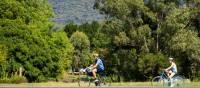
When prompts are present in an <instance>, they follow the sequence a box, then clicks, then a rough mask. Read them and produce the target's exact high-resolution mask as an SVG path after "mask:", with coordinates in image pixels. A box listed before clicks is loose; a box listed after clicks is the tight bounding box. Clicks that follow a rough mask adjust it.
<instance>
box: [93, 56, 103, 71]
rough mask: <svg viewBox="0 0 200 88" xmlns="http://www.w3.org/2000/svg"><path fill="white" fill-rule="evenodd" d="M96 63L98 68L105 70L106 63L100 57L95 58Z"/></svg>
mask: <svg viewBox="0 0 200 88" xmlns="http://www.w3.org/2000/svg"><path fill="white" fill-rule="evenodd" d="M95 64H96V65H97V69H99V70H104V64H103V61H102V60H101V59H100V58H97V59H96V60H95Z"/></svg>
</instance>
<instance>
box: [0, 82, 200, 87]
mask: <svg viewBox="0 0 200 88" xmlns="http://www.w3.org/2000/svg"><path fill="white" fill-rule="evenodd" d="M85 84H86V85H87V83H85ZM91 85H92V86H94V84H91ZM0 86H1V87H2V86H3V87H6V86H20V87H76V86H78V83H77V82H74V83H64V82H45V83H21V84H0ZM111 86H138V87H140V86H149V87H150V86H151V82H118V83H112V84H111ZM184 86H185V87H198V86H200V82H185V83H184Z"/></svg>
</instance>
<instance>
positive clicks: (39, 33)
mask: <svg viewBox="0 0 200 88" xmlns="http://www.w3.org/2000/svg"><path fill="white" fill-rule="evenodd" d="M50 1H51V2H52V0H50ZM54 1H56V0H54ZM66 1H68V2H70V1H71V2H70V3H71V4H73V2H78V0H66ZM80 1H84V0H80ZM60 2H63V0H57V2H55V3H60ZM56 5H57V4H56ZM63 5H69V3H65V4H64V3H63ZM94 7H95V9H97V10H98V11H100V12H101V13H102V14H104V15H107V17H108V18H106V19H104V21H103V22H101V23H98V22H97V21H93V22H89V23H87V22H86V23H82V24H78V25H77V24H74V23H69V24H65V27H64V28H63V29H61V30H59V31H58V30H57V31H53V30H52V27H53V26H54V25H55V23H53V22H51V20H50V19H51V18H52V17H53V16H54V17H55V15H53V14H54V13H53V11H54V10H53V9H55V8H57V7H56V6H55V8H54V6H52V5H50V4H49V3H48V0H1V1H0V82H7V83H16V80H20V81H23V82H27V81H28V82H42V81H48V80H59V79H63V74H64V73H66V72H69V70H72V71H77V70H79V68H83V67H86V66H89V64H91V63H92V60H93V59H92V58H94V57H92V54H93V53H99V54H100V56H101V57H102V58H104V61H105V69H106V70H105V71H106V74H107V75H111V77H112V81H114V82H119V81H148V80H150V79H151V78H152V77H154V76H156V75H158V74H159V72H160V71H161V70H162V69H164V68H166V67H168V66H169V65H170V63H169V61H168V58H169V57H173V58H175V61H176V63H177V67H178V73H179V74H181V75H183V76H185V77H186V78H189V79H191V80H193V81H198V80H200V69H199V67H200V26H199V25H200V1H199V0H96V1H95V5H94ZM71 9H73V8H71ZM62 10H63V12H65V11H66V12H68V11H67V10H65V9H62ZM59 11H60V10H59ZM70 11H71V10H70ZM86 12H87V11H86ZM69 13H71V12H69ZM77 13H78V12H77ZM73 15H74V14H73V11H72V13H71V14H69V16H64V19H65V18H71V16H73ZM77 17H81V16H79V15H77ZM89 17H90V16H89ZM72 18H73V17H72ZM83 18H84V17H83ZM55 19H56V18H55ZM59 19H60V18H59ZM88 19H90V18H88ZM61 20H63V18H61ZM71 20H73V21H74V22H75V23H76V20H74V19H71ZM71 20H67V21H71ZM67 21H66V22H67ZM59 22H60V21H59ZM66 79H70V78H66Z"/></svg>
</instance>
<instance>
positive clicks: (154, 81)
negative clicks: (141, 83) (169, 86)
mask: <svg viewBox="0 0 200 88" xmlns="http://www.w3.org/2000/svg"><path fill="white" fill-rule="evenodd" d="M151 85H152V86H153V87H161V86H164V79H162V77H161V76H156V77H154V78H153V79H152V81H151Z"/></svg>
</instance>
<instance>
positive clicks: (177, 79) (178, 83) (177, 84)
mask: <svg viewBox="0 0 200 88" xmlns="http://www.w3.org/2000/svg"><path fill="white" fill-rule="evenodd" d="M173 84H174V87H178V88H182V87H184V86H183V85H184V79H183V77H181V76H175V77H173Z"/></svg>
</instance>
